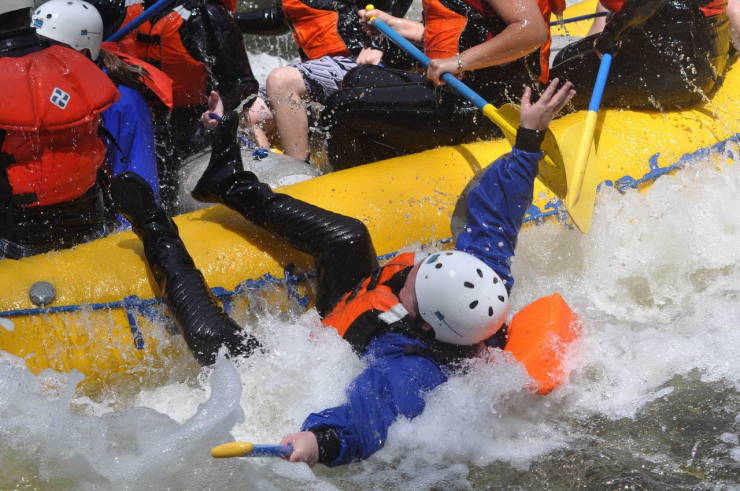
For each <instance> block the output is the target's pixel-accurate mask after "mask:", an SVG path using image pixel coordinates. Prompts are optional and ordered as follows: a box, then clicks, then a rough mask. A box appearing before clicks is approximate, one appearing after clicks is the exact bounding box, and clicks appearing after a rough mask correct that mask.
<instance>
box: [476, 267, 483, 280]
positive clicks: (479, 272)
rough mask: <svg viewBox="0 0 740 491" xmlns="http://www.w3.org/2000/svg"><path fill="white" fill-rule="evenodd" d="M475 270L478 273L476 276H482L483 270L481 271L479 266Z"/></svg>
mask: <svg viewBox="0 0 740 491" xmlns="http://www.w3.org/2000/svg"><path fill="white" fill-rule="evenodd" d="M475 272H476V273H478V276H480V277H481V278H483V271H481V270H480V268H478V269H476V270H475Z"/></svg>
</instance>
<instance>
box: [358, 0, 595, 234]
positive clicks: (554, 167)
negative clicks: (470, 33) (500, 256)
mask: <svg viewBox="0 0 740 491" xmlns="http://www.w3.org/2000/svg"><path fill="white" fill-rule="evenodd" d="M365 8H366V9H367V10H374V8H375V7H373V6H372V5H368V6H367V7H365ZM370 23H371V24H372V25H373V26H374V27H375V28H376V29H377V30H378V31H380V32H381V33H383V34H384V35H385V36H387V37H388V39H390V40H391V41H392V42H393V43H394V44H396V45H397V46H398V47H400V48H401V49H403V50H404V51H406V52H407V53H408V54H409V55H410V56H412V57H413V58H414V59H415V60H416V61H418V62H419V63H421V64H422V65H424V66H428V65H429V61H430V60H429V57H428V56H427V55H425V54H424V53H422V52H421V51H420V50H419V48H417V47H416V46H414V45H413V44H411V42H409V41H408V40H407V39H405V38H404V37H403V36H401V35H400V34H398V33H397V32H396V31H394V30H393V29H392V28H391V27H390V26H389V25H388V24H386V23H385V22H383V21H382V20H380V19H378V18H375V17H373V18H371V19H370ZM442 80H444V81H445V83H447V85H448V86H449V87H450V88H451V89H452V90H454V91H455V92H456V93H457V94H458V95H460V96H461V97H464V98H466V99H468V100H469V101H470V102H472V103H473V104H475V105H476V106H477V107H478V108H479V109H480V110H481V111H482V112H483V114H484V115H485V116H486V117H487V118H488V119H490V120H491V121H492V122H493V123H494V124H495V125H496V126H498V127H499V128H501V131H503V133H504V135H505V136H506V138H507V139H508V140H509V142H511V144H512V145H513V144H514V142H515V141H516V130H517V127H518V126H519V108H518V107H517V106H515V105H514V104H505V105H503V106H502V107H501V108H498V109H497V108H496V107H494V106H493V105H492V104H490V103H488V102H486V100H485V99H483V98H482V97H481V96H480V95H478V94H477V93H476V92H475V91H473V90H472V89H470V87H468V86H467V85H465V84H464V83H463V82H461V81H460V80H458V79H457V78H455V76H454V75H452V74H451V73H445V74H443V75H442ZM542 150H543V151H544V152H545V157H544V159H543V161H544V163H545V165H544V166H543V165H542V163H540V168H539V174H538V177H539V178H540V180H541V181H542V183H543V184H544V185H545V186H547V187H548V188H550V190H551V191H552V192H553V193H555V194H556V195H557V196H558V197H559V198H560V199H561V200H564V198H565V196H566V195H567V193H568V192H569V190H570V182H569V178H570V175H571V174H572V172H573V171H572V170H570V169H572V168H573V162H571V161H566V160H565V159H563V156H562V153H561V151H560V147H559V146H558V143H557V141H556V140H555V137H554V135H553V134H552V132H551V131H550V130H547V131H546V132H545V140H544V141H543V142H542ZM592 213H593V211H592V210H586V209H585V207H579V209H578V211H577V212H574V211H573V210H570V209H568V214H569V215H570V217H571V219H572V220H573V223H574V224H575V225H576V227H578V229H579V230H581V231H582V232H585V231H587V230H588V228H589V227H590V224H591V214H592Z"/></svg>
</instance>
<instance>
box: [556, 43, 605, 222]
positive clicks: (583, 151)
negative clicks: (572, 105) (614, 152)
mask: <svg viewBox="0 0 740 491" xmlns="http://www.w3.org/2000/svg"><path fill="white" fill-rule="evenodd" d="M611 64H612V55H611V54H609V53H604V54H603V55H602V57H601V64H600V65H599V72H598V74H597V75H596V83H595V84H594V90H593V92H592V93H591V101H590V102H589V104H588V112H587V113H586V119H585V120H584V122H583V125H582V130H581V131H582V133H581V134H580V138H579V137H578V136H577V135H575V134H574V133H575V131H576V128H578V129H580V125H579V126H577V127H574V128H571V129H570V130H569V131H568V132H567V133H566V134H565V136H564V137H563V146H564V147H569V148H578V153H577V154H576V160H575V166H574V167H573V169H574V172H573V174H572V175H568V181H569V184H570V185H569V187H568V195H567V196H566V197H565V206H566V207H567V208H568V210H570V211H571V212H575V213H576V214H579V216H584V217H585V216H587V217H588V220H587V221H584V222H583V223H582V225H583V226H584V227H585V230H584V229H581V231H583V232H584V233H587V232H588V231H589V230H590V229H591V215H592V211H593V208H594V201H595V200H596V187H597V185H598V179H599V175H598V166H597V165H595V162H593V160H594V159H595V149H594V132H595V131H596V122H597V120H598V115H599V108H600V107H601V98H602V96H603V95H604V87H606V80H607V78H608V77H609V69H610V68H611ZM571 135H573V136H571ZM577 141H578V145H577V146H575V145H576V142H577ZM587 210H588V213H586V211H587ZM579 228H581V227H580V226H579Z"/></svg>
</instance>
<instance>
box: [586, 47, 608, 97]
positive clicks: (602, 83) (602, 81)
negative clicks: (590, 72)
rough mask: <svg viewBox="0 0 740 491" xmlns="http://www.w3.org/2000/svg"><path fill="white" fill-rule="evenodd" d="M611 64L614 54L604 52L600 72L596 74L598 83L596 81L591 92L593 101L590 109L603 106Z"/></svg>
mask: <svg viewBox="0 0 740 491" xmlns="http://www.w3.org/2000/svg"><path fill="white" fill-rule="evenodd" d="M611 66H612V55H611V54H609V53H604V54H603V55H602V56H601V64H600V65H599V73H598V74H596V83H594V91H593V92H592V93H591V102H589V104H588V110H589V111H598V110H599V107H601V98H602V97H603V96H604V87H606V80H607V78H609V69H610V68H611Z"/></svg>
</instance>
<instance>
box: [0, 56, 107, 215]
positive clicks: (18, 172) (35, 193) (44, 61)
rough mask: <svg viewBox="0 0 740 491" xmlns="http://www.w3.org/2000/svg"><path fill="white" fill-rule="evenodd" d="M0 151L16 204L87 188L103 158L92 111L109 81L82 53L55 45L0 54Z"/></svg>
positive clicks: (43, 201) (102, 106) (98, 108)
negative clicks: (18, 53) (6, 158)
mask: <svg viewBox="0 0 740 491" xmlns="http://www.w3.org/2000/svg"><path fill="white" fill-rule="evenodd" d="M0 73H2V74H3V75H2V76H3V85H4V86H5V87H7V89H6V90H2V91H0V129H3V130H5V131H6V136H5V139H4V140H3V143H2V148H0V151H2V152H4V153H8V154H10V155H11V156H12V158H13V159H14V161H15V162H14V163H10V165H8V166H7V169H6V172H7V176H8V182H9V183H10V186H11V189H12V191H13V198H14V201H15V202H16V204H18V205H21V206H40V205H44V206H46V205H53V204H57V203H63V202H67V201H71V200H74V199H76V198H79V197H80V196H82V195H83V194H84V193H85V192H86V191H87V190H88V189H90V188H91V187H92V186H93V184H95V181H96V179H97V172H98V169H99V168H100V167H101V166H102V165H103V162H104V160H105V153H106V148H105V144H104V142H103V140H102V139H101V138H100V137H99V136H98V126H99V120H100V116H99V115H100V113H101V112H103V111H105V110H106V109H108V108H109V107H110V106H111V105H112V104H113V103H114V102H115V101H116V100H117V99H118V91H117V90H116V87H115V85H113V83H112V82H111V80H110V79H109V78H108V77H107V76H106V75H105V74H104V73H103V72H102V71H100V69H99V68H98V67H97V66H96V65H95V64H94V63H92V62H91V61H90V60H88V59H87V57H85V56H84V55H82V54H80V53H78V52H76V51H73V50H71V49H68V48H63V47H61V46H51V47H49V48H46V49H43V50H41V51H37V52H35V53H31V54H29V55H26V56H22V57H19V58H0Z"/></svg>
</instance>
